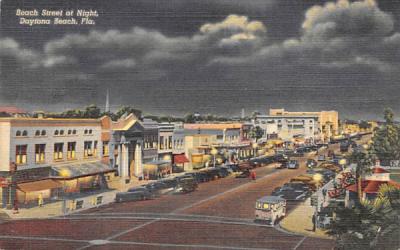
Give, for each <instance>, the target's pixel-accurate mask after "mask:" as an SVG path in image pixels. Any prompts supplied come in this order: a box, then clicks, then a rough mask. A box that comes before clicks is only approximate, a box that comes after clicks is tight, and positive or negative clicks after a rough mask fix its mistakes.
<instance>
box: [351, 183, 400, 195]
mask: <svg viewBox="0 0 400 250" xmlns="http://www.w3.org/2000/svg"><path fill="white" fill-rule="evenodd" d="M384 184H387V185H391V186H394V187H397V188H400V183H398V182H395V181H374V180H371V181H365V180H363V182H362V190H363V192H364V193H367V194H376V193H378V192H379V188H380V187H381V185H384ZM346 189H347V190H349V191H351V192H357V184H353V185H350V186H348V187H347V188H346Z"/></svg>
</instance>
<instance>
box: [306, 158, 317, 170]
mask: <svg viewBox="0 0 400 250" xmlns="http://www.w3.org/2000/svg"><path fill="white" fill-rule="evenodd" d="M317 165H318V163H317V161H316V160H314V159H307V163H306V166H307V167H308V168H315V167H316V166H317Z"/></svg>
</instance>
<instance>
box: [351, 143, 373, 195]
mask: <svg viewBox="0 0 400 250" xmlns="http://www.w3.org/2000/svg"><path fill="white" fill-rule="evenodd" d="M349 162H350V163H355V164H356V183H357V194H358V200H359V201H360V202H362V177H363V175H365V174H366V173H368V172H370V167H371V166H372V165H373V162H374V157H373V155H372V154H369V152H368V151H366V150H364V151H361V150H355V151H353V153H352V154H351V155H350V157H349Z"/></svg>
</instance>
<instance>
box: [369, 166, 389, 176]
mask: <svg viewBox="0 0 400 250" xmlns="http://www.w3.org/2000/svg"><path fill="white" fill-rule="evenodd" d="M373 172H374V174H383V173H389V171H387V170H386V169H384V168H380V167H375V168H374V169H373Z"/></svg>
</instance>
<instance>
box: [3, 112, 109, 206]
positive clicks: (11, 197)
mask: <svg viewBox="0 0 400 250" xmlns="http://www.w3.org/2000/svg"><path fill="white" fill-rule="evenodd" d="M0 138H2V140H0V176H1V177H2V180H3V181H2V189H1V191H2V194H1V199H2V205H3V207H4V206H7V207H9V208H10V207H11V206H13V204H14V203H15V202H16V201H19V203H22V204H27V203H30V202H36V203H37V199H38V197H39V196H40V197H42V199H53V198H57V197H58V196H60V195H63V194H65V193H73V192H82V191H85V190H92V189H98V188H104V187H106V186H107V181H108V180H110V179H112V177H113V172H114V171H115V169H113V168H112V167H111V166H110V165H109V164H105V163H104V161H103V162H102V158H103V155H102V154H103V150H102V148H103V140H102V127H101V122H100V120H99V119H53V118H43V117H42V116H39V118H26V117H10V118H0Z"/></svg>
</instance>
